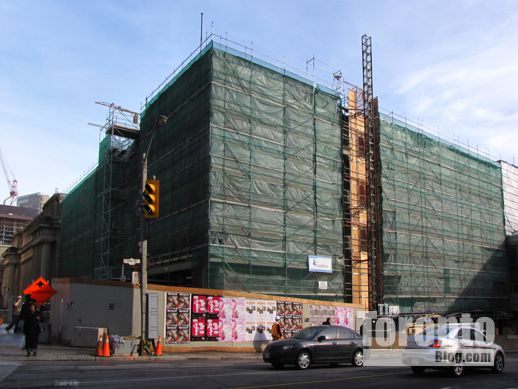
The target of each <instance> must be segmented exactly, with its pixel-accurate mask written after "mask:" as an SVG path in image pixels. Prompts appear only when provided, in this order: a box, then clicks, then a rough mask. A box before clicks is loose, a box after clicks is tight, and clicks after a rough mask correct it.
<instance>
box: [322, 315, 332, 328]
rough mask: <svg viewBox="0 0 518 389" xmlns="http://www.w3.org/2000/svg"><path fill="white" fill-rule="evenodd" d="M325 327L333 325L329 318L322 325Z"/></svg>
mask: <svg viewBox="0 0 518 389" xmlns="http://www.w3.org/2000/svg"><path fill="white" fill-rule="evenodd" d="M322 325H323V326H330V325H331V318H330V317H328V318H327V319H326V321H325V322H323V323H322Z"/></svg>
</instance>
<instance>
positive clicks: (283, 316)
mask: <svg viewBox="0 0 518 389" xmlns="http://www.w3.org/2000/svg"><path fill="white" fill-rule="evenodd" d="M302 311H303V304H302V303H294V302H290V301H277V316H278V317H279V320H280V324H281V330H282V332H283V335H284V338H285V339H290V338H292V337H293V335H294V334H296V333H297V332H299V331H300V330H302V327H303V325H302Z"/></svg>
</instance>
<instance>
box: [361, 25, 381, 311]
mask: <svg viewBox="0 0 518 389" xmlns="http://www.w3.org/2000/svg"><path fill="white" fill-rule="evenodd" d="M362 65H363V94H364V117H365V130H366V135H367V141H366V148H365V149H366V150H365V152H366V156H365V169H366V174H367V204H366V205H367V255H368V259H367V261H368V274H369V308H370V309H371V310H376V309H377V304H378V303H381V302H382V291H383V285H382V256H381V242H380V239H381V233H380V231H381V214H380V212H381V190H380V188H381V182H380V181H381V177H380V172H381V167H380V152H379V144H380V138H379V111H378V100H377V98H374V89H373V85H372V42H371V37H370V36H368V35H363V36H362Z"/></svg>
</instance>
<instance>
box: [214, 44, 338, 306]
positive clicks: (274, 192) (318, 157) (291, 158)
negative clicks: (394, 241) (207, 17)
mask: <svg viewBox="0 0 518 389" xmlns="http://www.w3.org/2000/svg"><path fill="white" fill-rule="evenodd" d="M338 103H339V100H338V97H337V96H336V95H333V94H330V93H327V92H325V91H322V90H320V89H319V88H317V87H313V86H311V85H308V84H306V83H303V82H300V81H299V80H295V79H293V78H291V77H290V76H288V75H286V74H283V73H279V72H277V71H274V70H272V69H269V68H266V67H263V66H261V65H259V64H256V63H254V62H253V60H250V58H249V59H245V58H241V57H239V56H236V55H233V54H231V53H228V52H225V51H224V50H213V52H212V85H211V127H210V157H211V169H210V196H211V200H210V214H209V219H210V232H209V233H210V247H209V274H208V276H209V287H212V288H226V289H240V290H254V291H263V292H272V293H273V292H285V293H288V294H292V295H307V296H310V295H313V294H316V293H318V292H319V290H318V281H327V283H328V290H327V291H326V292H325V293H322V294H328V295H335V296H337V297H338V298H340V299H343V293H344V292H343V291H344V282H343V271H341V270H343V269H341V268H340V267H339V265H338V264H337V263H335V264H334V266H335V269H334V270H335V272H334V273H333V274H332V275H331V274H329V275H324V274H316V273H309V272H308V269H307V266H308V259H307V256H308V255H328V256H339V255H341V254H342V253H343V249H342V240H343V237H342V224H341V223H342V222H341V217H342V206H341V198H342V187H341V169H342V161H341V154H340V122H339V110H338V107H339V106H338ZM320 292H322V291H320Z"/></svg>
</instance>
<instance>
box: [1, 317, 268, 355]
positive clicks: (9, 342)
mask: <svg viewBox="0 0 518 389" xmlns="http://www.w3.org/2000/svg"><path fill="white" fill-rule="evenodd" d="M20 338H21V335H19V334H17V335H13V334H12V333H7V332H6V331H5V325H2V326H0V362H7V361H8V362H27V361H96V360H98V361H104V360H126V361H128V360H138V361H146V360H170V361H183V360H216V361H225V360H228V361H235V360H247V361H262V354H260V353H225V352H215V351H200V352H191V353H175V354H164V355H163V356H161V357H156V356H142V357H139V356H138V355H135V356H129V355H117V354H115V355H113V356H112V357H110V358H99V357H96V356H95V354H96V350H95V348H83V347H70V346H62V345H56V344H40V345H39V346H38V356H36V357H26V356H25V350H20V349H19V348H18V344H19V342H20Z"/></svg>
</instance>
